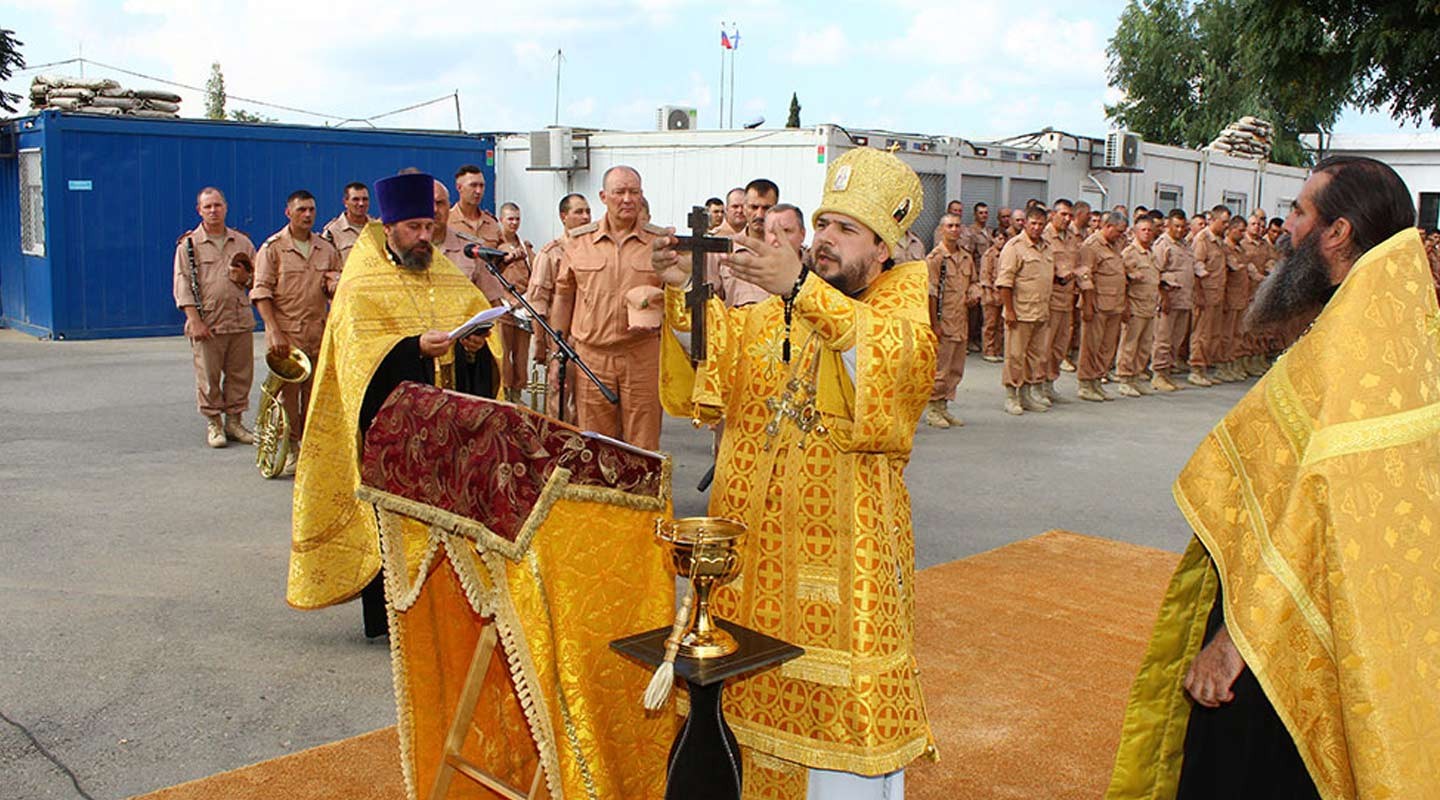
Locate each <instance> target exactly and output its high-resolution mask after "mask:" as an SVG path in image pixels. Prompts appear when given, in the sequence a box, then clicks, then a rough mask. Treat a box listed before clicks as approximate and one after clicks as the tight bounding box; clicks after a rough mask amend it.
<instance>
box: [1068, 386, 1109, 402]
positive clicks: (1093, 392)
mask: <svg viewBox="0 0 1440 800" xmlns="http://www.w3.org/2000/svg"><path fill="white" fill-rule="evenodd" d="M1097 383H1098V381H1080V390H1079V391H1077V392H1076V393H1075V396H1076V397H1078V398H1080V399H1081V400H1088V401H1090V402H1092V403H1103V402H1105V396H1104V395H1102V394H1100V387H1099V386H1097V385H1096V384H1097Z"/></svg>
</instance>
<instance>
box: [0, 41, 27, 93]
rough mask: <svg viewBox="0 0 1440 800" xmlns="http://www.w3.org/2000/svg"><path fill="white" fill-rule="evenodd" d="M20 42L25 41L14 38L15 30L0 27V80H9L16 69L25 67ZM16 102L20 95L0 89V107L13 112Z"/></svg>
mask: <svg viewBox="0 0 1440 800" xmlns="http://www.w3.org/2000/svg"><path fill="white" fill-rule="evenodd" d="M22 44H25V43H24V42H22V41H19V40H18V39H16V38H15V31H12V30H9V29H6V28H0V81H4V80H9V78H10V76H11V75H12V74H14V72H15V70H17V69H25V57H24V56H22V55H20V45H22ZM18 102H20V95H18V94H15V93H13V92H6V91H0V109H4V110H6V111H8V112H10V113H11V114H14V113H15V104H16V103H18Z"/></svg>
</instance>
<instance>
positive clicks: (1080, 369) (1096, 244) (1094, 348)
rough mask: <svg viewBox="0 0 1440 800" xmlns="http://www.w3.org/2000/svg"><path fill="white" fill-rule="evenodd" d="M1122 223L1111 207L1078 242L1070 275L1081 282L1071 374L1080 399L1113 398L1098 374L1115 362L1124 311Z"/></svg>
mask: <svg viewBox="0 0 1440 800" xmlns="http://www.w3.org/2000/svg"><path fill="white" fill-rule="evenodd" d="M1125 228H1126V219H1125V217H1124V215H1122V214H1118V213H1116V212H1114V211H1112V212H1110V213H1109V214H1106V215H1105V219H1104V220H1102V221H1101V223H1100V230H1098V231H1096V232H1094V233H1092V234H1090V236H1089V238H1087V239H1086V240H1085V242H1084V244H1082V245H1081V246H1080V260H1079V263H1078V265H1077V269H1076V273H1075V278H1076V282H1077V283H1078V284H1079V286H1080V309H1081V310H1080V319H1081V323H1080V363H1079V364H1077V365H1076V378H1077V380H1078V381H1079V382H1080V389H1079V392H1078V396H1079V398H1080V399H1081V400H1089V401H1091V402H1101V401H1104V400H1113V399H1115V398H1114V397H1112V396H1111V395H1109V394H1108V393H1106V391H1105V390H1104V389H1103V388H1102V387H1101V386H1100V379H1101V378H1103V377H1105V374H1106V373H1107V372H1109V371H1110V368H1111V367H1112V366H1113V365H1114V364H1115V353H1116V351H1117V350H1118V349H1119V346H1120V326H1121V325H1122V324H1124V319H1125V317H1127V316H1128V315H1129V311H1128V305H1127V303H1126V298H1125V264H1124V261H1123V260H1122V259H1121V257H1120V247H1122V246H1123V243H1124V238H1125ZM1052 308H1053V306H1052Z"/></svg>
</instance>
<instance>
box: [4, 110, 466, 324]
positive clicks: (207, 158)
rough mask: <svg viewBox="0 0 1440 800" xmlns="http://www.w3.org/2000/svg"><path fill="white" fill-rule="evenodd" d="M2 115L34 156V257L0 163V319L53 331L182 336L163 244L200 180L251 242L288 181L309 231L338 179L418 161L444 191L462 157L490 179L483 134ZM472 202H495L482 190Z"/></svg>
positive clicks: (191, 223)
mask: <svg viewBox="0 0 1440 800" xmlns="http://www.w3.org/2000/svg"><path fill="white" fill-rule="evenodd" d="M9 124H10V125H12V126H14V128H15V130H16V131H17V133H18V146H19V148H21V149H24V148H40V150H41V152H42V164H43V178H44V190H43V191H44V205H45V242H46V252H45V255H44V256H33V255H24V254H22V253H21V250H20V231H19V190H18V168H17V166H16V161H15V160H14V159H5V160H3V161H0V184H3V186H0V220H3V221H0V322H3V324H5V325H7V326H10V327H14V328H16V329H19V330H23V331H26V332H27V333H30V334H32V335H35V336H44V337H53V338H57V339H77V338H111V337H125V336H168V335H178V334H179V333H180V331H181V327H182V323H183V321H184V315H183V314H181V313H180V312H179V311H178V310H177V309H176V308H175V302H174V298H173V295H172V275H173V258H174V252H175V241H176V239H177V238H178V237H179V236H180V235H181V234H183V233H184V232H185V231H187V230H190V229H192V228H194V227H195V226H196V225H197V224H198V223H199V216H198V214H197V213H196V211H195V196H196V194H197V193H198V192H199V190H200V189H201V188H203V187H205V186H218V187H219V188H220V189H221V190H223V191H224V192H225V195H226V199H227V201H228V203H229V214H228V220H227V222H228V224H229V225H230V227H232V228H235V229H238V230H241V231H244V232H245V233H246V234H248V235H249V236H250V238H251V239H252V240H253V241H254V242H255V245H256V247H259V246H260V244H261V243H262V242H263V241H264V240H265V239H266V238H267V237H269V236H270V235H271V234H272V233H274V232H276V231H278V230H279V229H280V228H281V227H282V226H284V225H285V223H286V220H285V215H284V205H285V197H286V196H287V195H289V194H290V192H292V191H294V190H295V189H308V190H309V191H310V192H311V193H313V194H314V195H315V198H316V205H317V212H318V213H317V216H316V223H315V229H316V231H317V232H318V231H319V229H320V228H321V227H322V226H323V225H324V224H325V223H326V222H328V221H329V220H330V219H332V218H334V217H335V216H336V215H337V214H339V213H340V212H341V211H342V209H343V206H342V201H341V192H342V188H343V187H344V185H345V184H346V183H349V182H350V181H356V180H358V181H362V182H364V183H366V184H370V185H373V184H374V182H375V181H376V180H377V179H379V178H382V177H385V176H386V175H393V174H395V173H396V172H397V171H398V170H399V169H401V168H404V167H416V168H418V169H420V170H422V171H425V172H429V173H431V174H433V175H435V176H436V177H438V178H440V179H441V180H442V181H444V182H445V183H446V184H447V185H448V186H452V187H453V183H454V181H453V177H452V176H453V175H454V174H455V169H456V168H457V167H459V166H460V165H461V164H466V163H471V164H476V165H479V166H480V168H481V169H482V171H483V172H484V173H485V175H486V181H487V183H488V184H489V186H490V187H492V188H493V187H494V186H495V166H494V164H495V148H494V139H493V137H490V136H480V135H468V134H445V133H430V132H423V133H422V132H401V131H377V130H357V129H337V128H316V127H309V126H300V125H265V124H245V123H233V122H215V121H209V120H148V119H126V118H116V117H98V116H86V115H79V114H61V113H58V112H54V111H46V112H43V113H41V114H39V115H36V116H33V117H24V118H20V119H17V120H15V121H13V122H11V123H9ZM451 194H452V198H453V194H454V192H453V189H452V192H451ZM484 205H485V206H486V207H487V208H489V209H490V210H491V211H493V210H494V199H493V196H487V197H486V198H485V202H484ZM371 213H372V214H378V213H379V209H378V207H376V206H375V205H374V196H373V192H372V208H371Z"/></svg>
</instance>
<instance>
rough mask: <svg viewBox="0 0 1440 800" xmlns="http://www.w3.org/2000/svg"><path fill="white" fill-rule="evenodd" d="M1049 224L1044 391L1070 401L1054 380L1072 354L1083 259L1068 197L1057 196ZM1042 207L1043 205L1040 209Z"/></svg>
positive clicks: (1050, 396) (1052, 398) (1053, 398)
mask: <svg viewBox="0 0 1440 800" xmlns="http://www.w3.org/2000/svg"><path fill="white" fill-rule="evenodd" d="M1054 205H1055V208H1054V213H1053V215H1052V216H1051V219H1050V224H1049V225H1048V226H1046V228H1045V242H1046V243H1047V244H1048V245H1049V246H1050V248H1049V249H1050V254H1051V256H1052V257H1053V258H1054V261H1055V287H1054V289H1053V290H1052V291H1051V292H1050V324H1049V325H1047V326H1045V351H1046V352H1047V353H1048V355H1047V356H1046V363H1045V380H1044V384H1043V385H1042V387H1041V389H1042V393H1043V394H1044V396H1045V399H1046V400H1048V401H1050V402H1052V403H1068V402H1069V401H1068V400H1062V399H1061V398H1060V393H1059V392H1057V391H1055V381H1057V380H1059V379H1060V362H1062V361H1064V360H1065V359H1066V358H1067V357H1068V356H1069V355H1070V340H1071V338H1072V335H1073V333H1074V325H1075V305H1076V302H1075V301H1076V299H1077V295H1076V292H1075V268H1076V266H1077V265H1078V262H1079V261H1080V242H1081V239H1080V237H1079V236H1076V235H1075V234H1074V232H1073V231H1071V230H1070V221H1071V218H1072V215H1073V214H1074V207H1073V206H1072V205H1071V203H1070V201H1069V200H1064V199H1061V200H1056V201H1055V204H1054ZM1041 210H1042V211H1043V210H1044V209H1041Z"/></svg>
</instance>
